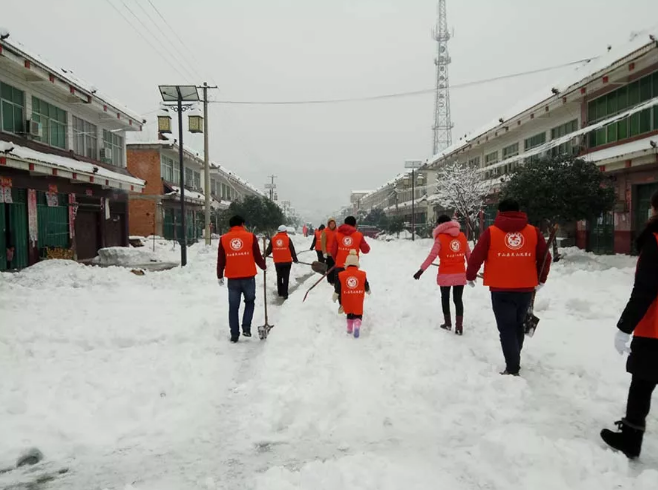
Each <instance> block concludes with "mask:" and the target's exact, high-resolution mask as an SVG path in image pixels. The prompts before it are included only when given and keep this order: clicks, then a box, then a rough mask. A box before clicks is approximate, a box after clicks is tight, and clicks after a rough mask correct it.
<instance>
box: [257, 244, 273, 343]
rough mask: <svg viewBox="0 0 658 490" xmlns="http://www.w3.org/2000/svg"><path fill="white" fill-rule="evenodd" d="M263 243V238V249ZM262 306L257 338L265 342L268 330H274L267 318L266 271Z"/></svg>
mask: <svg viewBox="0 0 658 490" xmlns="http://www.w3.org/2000/svg"><path fill="white" fill-rule="evenodd" d="M265 241H266V239H265V238H263V247H265ZM263 304H264V305H265V325H261V326H260V327H258V338H259V339H261V340H265V339H266V338H267V336H268V334H269V333H270V330H272V329H273V328H274V325H270V322H269V320H268V318H267V270H264V271H263Z"/></svg>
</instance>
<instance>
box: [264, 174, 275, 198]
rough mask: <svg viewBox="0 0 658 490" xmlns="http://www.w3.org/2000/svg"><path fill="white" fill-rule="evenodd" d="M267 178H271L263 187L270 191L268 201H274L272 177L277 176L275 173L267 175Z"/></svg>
mask: <svg viewBox="0 0 658 490" xmlns="http://www.w3.org/2000/svg"><path fill="white" fill-rule="evenodd" d="M267 178H268V179H271V183H267V184H265V189H269V191H270V201H274V189H276V184H275V183H274V179H276V178H277V176H276V175H268V176H267Z"/></svg>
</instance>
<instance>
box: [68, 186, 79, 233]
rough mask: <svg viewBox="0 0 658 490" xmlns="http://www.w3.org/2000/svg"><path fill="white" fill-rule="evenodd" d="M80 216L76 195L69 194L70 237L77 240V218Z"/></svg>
mask: <svg viewBox="0 0 658 490" xmlns="http://www.w3.org/2000/svg"><path fill="white" fill-rule="evenodd" d="M77 214H78V203H77V202H75V194H69V237H70V238H71V240H73V238H75V217H76V215H77Z"/></svg>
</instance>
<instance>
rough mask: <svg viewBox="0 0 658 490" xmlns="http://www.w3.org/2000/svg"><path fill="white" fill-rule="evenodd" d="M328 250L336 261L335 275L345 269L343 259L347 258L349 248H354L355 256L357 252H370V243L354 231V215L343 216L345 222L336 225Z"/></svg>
mask: <svg viewBox="0 0 658 490" xmlns="http://www.w3.org/2000/svg"><path fill="white" fill-rule="evenodd" d="M330 250H331V256H332V257H333V258H334V260H335V262H336V269H335V270H334V273H335V275H336V276H338V274H340V273H341V272H342V271H343V270H344V269H345V259H347V256H348V255H349V254H350V251H351V250H354V251H355V253H356V255H357V256H358V255H359V252H362V253H364V254H367V253H368V252H370V245H368V243H367V242H366V240H365V238H363V234H361V232H359V231H356V218H355V217H354V216H348V217H347V218H345V224H342V225H340V226H339V227H338V229H337V230H336V234H335V236H334V243H333V244H332V247H331V249H330Z"/></svg>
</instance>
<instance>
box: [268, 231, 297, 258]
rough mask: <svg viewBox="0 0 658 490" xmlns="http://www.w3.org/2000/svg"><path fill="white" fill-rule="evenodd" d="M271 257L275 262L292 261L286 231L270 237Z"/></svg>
mask: <svg viewBox="0 0 658 490" xmlns="http://www.w3.org/2000/svg"><path fill="white" fill-rule="evenodd" d="M272 257H274V263H275V264H289V263H290V262H292V254H291V253H290V237H289V236H288V234H287V233H283V232H280V233H277V234H276V235H274V236H273V237H272Z"/></svg>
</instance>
